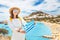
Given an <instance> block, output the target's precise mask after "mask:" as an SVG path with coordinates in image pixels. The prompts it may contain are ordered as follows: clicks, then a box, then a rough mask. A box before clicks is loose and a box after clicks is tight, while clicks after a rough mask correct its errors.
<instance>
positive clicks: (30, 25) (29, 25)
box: [24, 20, 34, 33]
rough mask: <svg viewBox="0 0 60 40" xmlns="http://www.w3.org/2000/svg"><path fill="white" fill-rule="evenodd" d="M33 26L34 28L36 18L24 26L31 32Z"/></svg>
mask: <svg viewBox="0 0 60 40" xmlns="http://www.w3.org/2000/svg"><path fill="white" fill-rule="evenodd" d="M32 28H34V20H32V21H30V22H28V23H27V24H26V25H25V26H24V30H25V31H26V33H27V32H29V31H30V30H31V29H32Z"/></svg>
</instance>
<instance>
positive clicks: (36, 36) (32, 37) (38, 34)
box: [0, 22, 51, 40]
mask: <svg viewBox="0 0 60 40" xmlns="http://www.w3.org/2000/svg"><path fill="white" fill-rule="evenodd" d="M30 24H33V25H32V27H33V28H32V29H31V30H29V31H28V32H27V33H26V35H25V36H26V40H50V39H48V38H43V37H42V36H44V35H51V30H50V29H49V27H48V26H46V25H45V24H44V23H41V22H37V23H36V24H35V25H34V23H33V22H30V23H29V25H30ZM29 25H28V26H29ZM0 28H4V29H6V30H8V31H9V34H8V35H9V36H11V35H12V31H11V29H10V28H9V27H8V25H4V24H0ZM25 31H27V30H25Z"/></svg>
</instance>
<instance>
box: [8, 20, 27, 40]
mask: <svg viewBox="0 0 60 40" xmlns="http://www.w3.org/2000/svg"><path fill="white" fill-rule="evenodd" d="M7 21H8V25H9V27H10V28H11V30H12V31H13V33H12V38H11V40H25V34H23V33H20V32H17V31H16V29H18V28H21V27H22V24H23V25H25V23H26V22H25V21H24V20H23V19H22V24H21V21H20V20H19V19H12V22H11V21H10V20H7Z"/></svg>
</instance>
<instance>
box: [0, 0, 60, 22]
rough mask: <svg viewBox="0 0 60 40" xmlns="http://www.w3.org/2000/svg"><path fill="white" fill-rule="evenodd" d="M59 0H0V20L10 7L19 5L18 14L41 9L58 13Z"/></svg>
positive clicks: (59, 12) (54, 13)
mask: <svg viewBox="0 0 60 40" xmlns="http://www.w3.org/2000/svg"><path fill="white" fill-rule="evenodd" d="M59 4H60V0H0V21H2V20H5V19H7V18H8V17H9V9H10V8H11V7H19V8H20V9H21V14H19V16H22V17H24V16H28V15H30V14H31V13H32V12H36V11H43V12H45V13H48V14H51V15H59V14H60V5H59Z"/></svg>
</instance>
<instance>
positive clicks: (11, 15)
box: [9, 7, 20, 18]
mask: <svg viewBox="0 0 60 40" xmlns="http://www.w3.org/2000/svg"><path fill="white" fill-rule="evenodd" d="M14 9H16V10H18V11H19V12H20V9H19V8H17V7H13V8H11V9H10V10H9V11H10V18H14V14H13V10H14ZM19 12H18V13H19ZM16 18H18V15H16Z"/></svg>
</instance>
